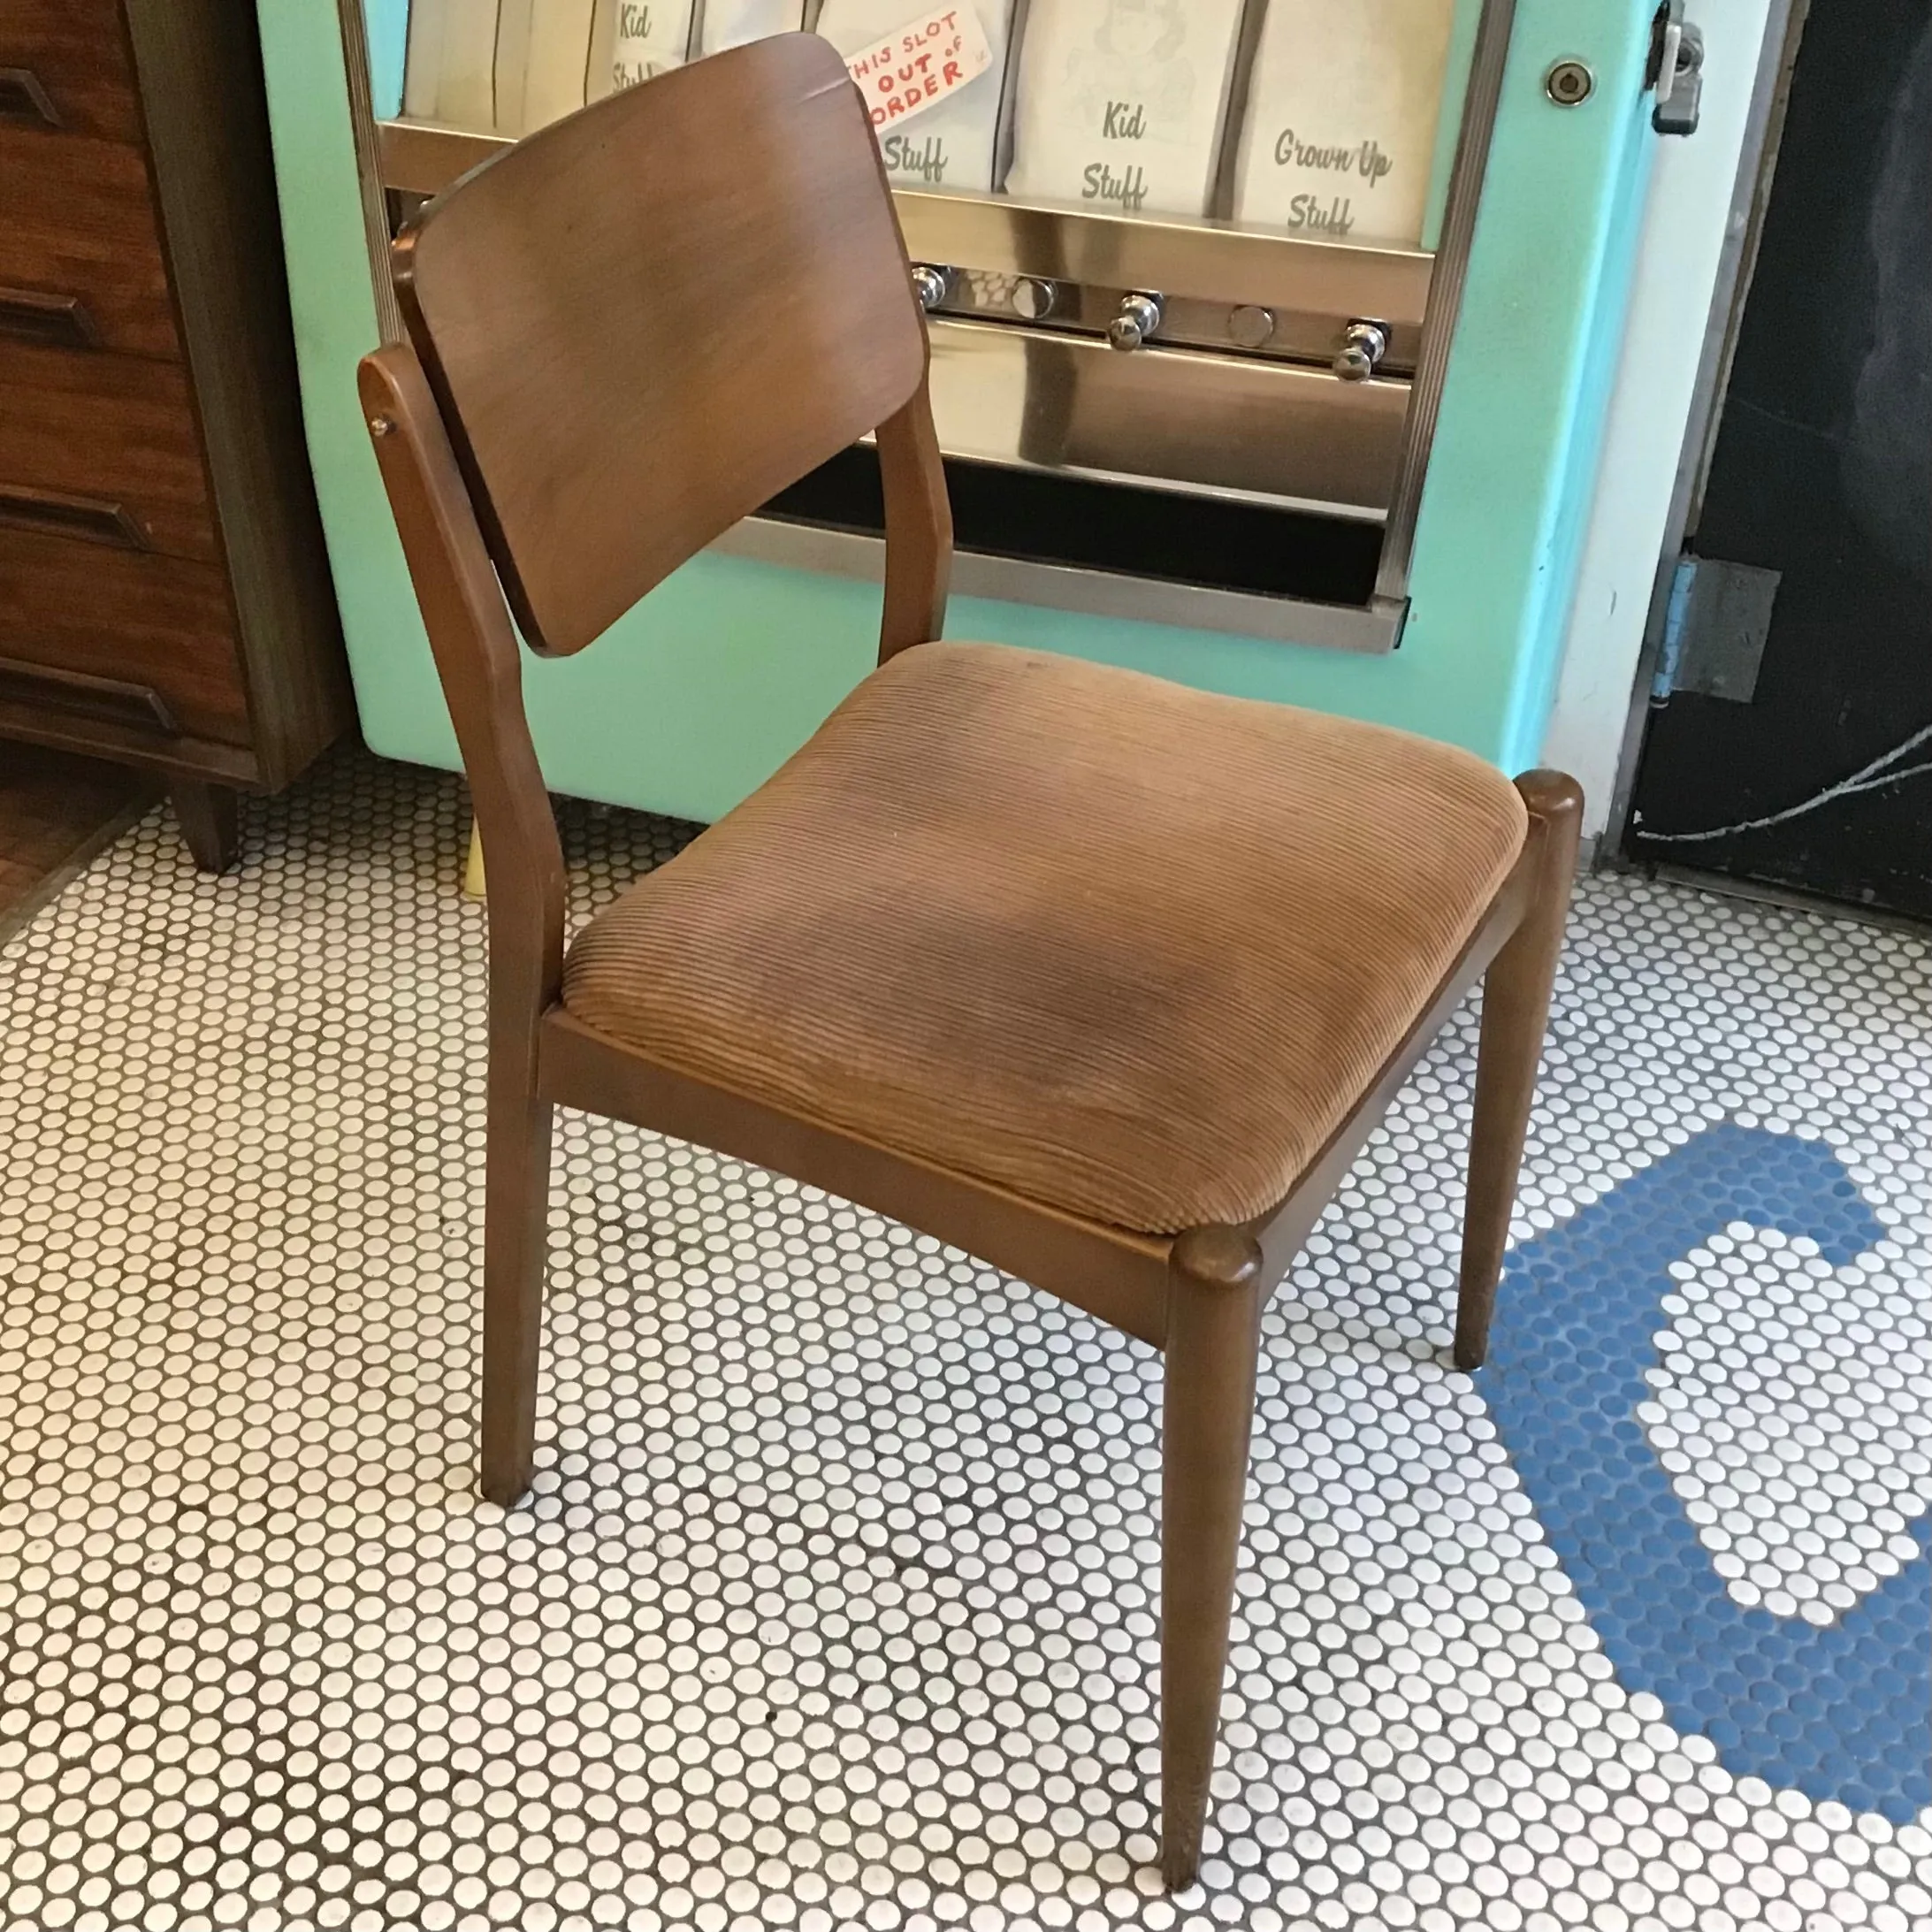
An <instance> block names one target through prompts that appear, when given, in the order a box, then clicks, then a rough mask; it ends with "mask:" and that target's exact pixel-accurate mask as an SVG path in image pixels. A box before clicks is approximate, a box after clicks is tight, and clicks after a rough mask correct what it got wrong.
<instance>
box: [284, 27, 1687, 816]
mask: <svg viewBox="0 0 1932 1932" xmlns="http://www.w3.org/2000/svg"><path fill="white" fill-rule="evenodd" d="M259 7H260V16H261V21H262V29H263V52H264V57H265V62H266V68H267V78H268V87H269V97H270V107H271V116H272V119H273V125H274V134H275V149H276V160H277V170H278V179H279V190H280V195H281V200H282V210H283V220H284V228H285V233H286V246H287V251H288V269H289V280H290V284H291V289H292V294H293V299H294V313H295V328H296V340H297V344H298V349H299V352H300V355H301V361H302V386H303V401H304V408H305V410H306V416H307V423H308V429H309V443H310V448H311V452H312V454H313V458H314V462H315V468H316V477H317V486H318V491H319V494H320V499H321V503H322V509H323V515H324V520H325V525H326V528H327V531H328V538H329V544H330V550H331V555H332V561H333V565H334V570H335V577H336V583H337V587H338V591H339V594H340V601H341V607H342V616H343V622H344V628H345V630H346V633H347V638H348V645H349V654H350V661H351V665H352V668H353V671H354V675H355V688H356V694H357V700H358V704H359V707H360V711H361V715H362V722H363V731H364V734H365V736H366V737H367V739H368V741H369V743H370V745H371V746H372V747H373V748H374V749H375V750H376V751H378V752H382V753H385V754H386V755H388V756H390V757H393V758H399V759H405V760H414V761H417V762H421V763H426V764H431V765H442V766H448V767H454V765H455V764H456V762H457V759H456V748H455V742H454V737H453V736H452V735H451V732H450V729H449V725H448V722H447V717H446V715H445V713H444V709H443V704H442V699H441V695H440V692H439V689H438V686H437V682H436V676H435V672H434V669H433V668H432V666H431V661H430V653H429V648H428V645H427V642H426V640H425V639H424V635H423V632H422V629H421V626H420V623H419V622H418V619H417V616H416V605H415V599H414V597H413V595H412V592H411V590H410V585H409V577H408V573H407V571H406V570H405V569H404V566H403V561H402V556H401V549H400V547H399V546H398V543H397V539H396V536H395V532H394V531H393V527H392V525H391V523H390V519H389V512H388V509H387V507H386V500H385V499H384V496H383V493H382V489H381V486H380V484H379V482H378V478H377V475H376V470H375V465H374V462H373V459H372V458H371V456H370V449H369V442H368V438H367V436H366V433H365V432H364V431H363V425H362V423H361V420H360V417H359V415H358V412H357V409H356V403H355V364H356V362H357V360H358V359H359V358H360V357H361V356H362V355H363V354H364V353H365V352H366V351H367V350H368V349H370V347H373V346H375V345H376V344H377V343H378V342H379V341H381V340H385V339H386V338H390V337H393V335H394V334H395V333H396V332H398V321H397V317H396V311H395V305H394V302H393V296H392V294H391V292H390V289H389V286H388V280H387V269H386V246H387V241H388V238H389V235H390V233H392V230H393V225H395V224H396V223H398V222H399V221H401V220H402V219H405V218H407V216H408V214H409V210H410V209H411V208H412V207H413V206H414V205H416V203H417V202H420V200H421V199H422V198H423V197H424V196H427V195H434V194H436V193H437V192H439V190H441V189H442V188H444V187H447V185H448V184H449V183H451V182H452V181H454V179H456V178H457V177H458V176H460V175H461V174H462V173H464V172H466V171H468V170H469V169H470V168H472V167H474V166H477V165H478V164H481V163H483V162H485V161H486V160H487V159H488V158H489V157H490V156H491V155H492V154H493V153H494V152H496V151H497V150H498V149H500V148H501V147H502V146H504V145H505V144H507V143H508V142H510V141H515V140H516V139H517V138H519V136H521V135H522V134H526V133H528V132H530V131H531V130H532V129H533V128H535V127H537V126H542V125H544V124H545V123H546V122H547V121H550V120H553V119H554V118H557V117H558V116H560V115H561V114H564V113H568V112H570V111H575V110H576V109H577V108H578V107H580V106H581V105H583V104H584V103H585V102H586V101H587V100H594V99H596V98H598V97H599V95H603V94H605V93H607V92H609V91H610V90H611V89H612V88H615V87H623V86H631V85H639V84H643V85H648V82H649V79H650V77H651V76H652V75H653V73H657V72H660V71H661V70H662V69H663V68H665V67H667V66H670V65H677V64H679V63H681V62H683V61H688V60H693V59H702V58H705V57H707V56H708V55H709V54H711V53H713V52H715V51H718V50H721V49H722V48H724V47H728V46H730V45H733V44H736V43H737V42H740V41H743V40H745V39H748V38H751V37H753V36H755V35H757V34H764V33H773V32H786V31H798V30H801V29H802V30H808V31H815V32H818V33H821V34H824V35H826V36H827V37H828V38H829V39H830V40H831V41H832V42H834V43H835V45H836V46H837V47H838V49H839V50H840V51H841V53H843V54H844V56H845V57H846V59H847V63H848V65H849V67H850V68H851V71H852V73H853V74H854V76H855V80H856V81H857V84H858V85H859V87H860V88H861V90H862V91H863V92H865V94H866V95H867V100H868V103H869V104H870V106H871V109H872V113H873V118H874V123H875V124H876V126H878V129H879V134H880V141H881V147H882V153H883V155H884V157H885V159H886V163H887V166H888V170H889V172H890V176H891V178H892V180H893V182H894V187H895V193H896V195H897V202H898V207H899V215H900V220H901V223H902V225H903V227H904V229H905V237H906V242H907V247H908V248H909V251H910V253H911V255H912V257H913V263H914V267H913V281H914V285H915V287H916V289H917V291H918V294H919V297H920V301H921V302H923V303H924V305H925V307H926V309H927V312H928V321H929V324H930V328H931V335H932V345H933V398H934V404H935V414H936V417H937V421H938V424H939V431H940V437H941V440H942V443H943V447H944V448H945V451H946V454H947V459H948V469H949V474H950V477H951V485H952V493H953V500H954V508H955V515H956V519H957V523H958V539H959V546H960V547H959V558H958V569H957V572H956V575H955V580H954V581H955V596H954V599H953V603H952V607H951V621H950V623H949V626H948V631H949V635H951V636H955V637H960V638H989V639H997V640H1003V641H1005V642H1010V643H1013V644H1019V645H1030V646H1034V647H1036V648H1042V649H1047V650H1054V651H1065V652H1071V653H1077V654H1080V655H1083V656H1088V657H1094V658H1100V659H1104V660H1106V661H1110V662H1114V663H1119V664H1127V665H1133V666H1136V667H1138V668H1142V669H1146V670H1150V671H1155V672H1158V673H1160V674H1162V675H1165V676H1169V677H1173V678H1178V679H1181V680H1183V681H1185V682H1187V683H1195V684H1200V685H1203V686H1208V687H1211V688H1213V689H1216V690H1219V691H1233V692H1239V693H1241V694H1245V695H1249V696H1253V697H1259V698H1268V699H1278V700H1280V701H1283V702H1288V703H1294V704H1301V705H1308V706H1316V707H1318V708H1321V709H1325V710H1332V711H1337V712H1343V713H1348V714H1352V715H1355V716H1358V717H1363V718H1369V719H1374V720H1378V721H1379V722H1385V723H1388V724H1393V725H1399V726H1403V727H1407V728H1408V729H1412V730H1416V731H1421V732H1425V733H1428V734H1430V735H1432V736H1434V737H1442V738H1447V739H1451V740H1454V741H1455V742H1457V743H1460V744H1462V745H1466V746H1468V747H1470V749H1471V750H1473V751H1476V752H1479V753H1481V754H1482V755H1483V756H1485V757H1486V758H1489V759H1491V760H1494V761H1495V762H1496V763H1498V764H1499V765H1501V766H1502V767H1505V768H1506V769H1510V770H1515V769H1518V768H1521V767H1525V766H1527V765H1529V764H1531V763H1533V762H1534V761H1535V759H1536V756H1537V752H1538V749H1539V744H1540V742H1541V737H1542V733H1543V728H1544V724H1545V721H1546V714H1547V711H1548V708H1549V705H1550V702H1551V698H1552V694H1553V691H1554V683H1555V676H1556V669H1557V657H1558V653H1559V651H1560V647H1561V642H1562V633H1563V626H1564V619H1565V615H1566V610H1567V605H1568V599H1569V590H1570V584H1571V581H1572V577H1573V575H1574V568H1575V561H1576V557H1577V550H1578V547H1579V537H1580V531H1581V528H1582V525H1583V523H1584V521H1585V515H1586V514H1587V511H1588V508H1589V501H1590V496H1591V492H1592V484H1593V480H1594V473H1595V463H1596V454H1597V448H1598V444H1599V440H1600V431H1601V426H1602V419H1603V415H1604V409H1605V401H1606V395H1607V390H1608V387H1609V382H1610V378H1611V374H1612V371H1613V369H1614V365H1615V353H1616V348H1617V344H1618V338H1619V334H1620V331H1621V326H1622V320H1623V308H1624V297H1625V294H1626V291H1627V284H1628V280H1629V277H1630V267H1631V260H1632V256H1633V252H1634V244H1635V239H1636V229H1637V225H1638V215H1639V212H1640V210H1641V206H1642V199H1643V190H1644V187H1645V183H1646V171H1647V168H1648V165H1649V161H1650V157H1651V154H1652V151H1653V147H1654V144H1655V141H1656V140H1657V138H1658V136H1657V129H1658V127H1660V126H1661V127H1667V128H1670V129H1673V130H1676V131H1682V130H1684V129H1686V128H1687V127H1688V126H1689V125H1691V121H1692V120H1693V119H1694V114H1687V113H1686V111H1685V109H1686V102H1687V100H1689V101H1690V102H1691V103H1694V95H1695V73H1694V68H1693V65H1692V64H1693V62H1694V51H1691V52H1687V51H1685V50H1686V48H1687V47H1691V48H1693V49H1694V42H1687V41H1686V40H1685V38H1684V36H1683V35H1682V34H1680V31H1679V22H1678V18H1677V16H1678V12H1679V10H1680V7H1681V0H1669V4H1666V5H1664V6H1662V7H1659V6H1658V5H1657V4H1655V0H1643V4H1639V0H1351V4H1348V5H1346V6H1339V5H1336V4H1333V0H963V4H962V6H961V7H959V8H956V9H950V10H948V11H946V12H945V14H944V18H943V21H942V20H941V19H939V18H938V17H937V16H935V18H934V19H932V20H930V21H928V20H920V21H914V22H912V23H911V24H910V26H908V23H907V22H906V20H905V12H906V9H905V4H904V0H682V4H672V5H664V4H660V0H652V4H649V5H644V4H635V0H413V4H409V0H340V4H339V7H338V9H336V10H331V9H330V8H328V7H325V6H322V5H317V4H302V0H259ZM942 26H943V27H944V28H945V34H946V37H945V39H944V42H943V44H941V43H940V42H938V41H936V40H928V39H927V38H925V36H926V35H927V34H928V29H931V30H932V32H933V33H935V34H936V33H937V32H938V31H939V29H940V27H942ZM935 55H936V56H937V58H936V59H935ZM728 138H729V131H727V130H721V133H720V139H721V140H722V139H728ZM692 319H693V322H694V323H695V324H696V325H700V326H701V325H702V322H703V318H702V317H693V318H692ZM745 403H746V407H747V408H755V407H756V398H755V397H752V396H749V395H748V396H747V397H746V399H745ZM880 527H881V524H880V513H879V500H878V480H877V474H876V466H875V463H874V460H873V457H872V454H871V452H870V451H869V449H867V448H866V447H857V448H854V449H852V450H851V451H848V452H846V453H845V454H843V455H842V456H840V457H839V458H837V459H836V461H834V462H831V463H829V464H828V465H827V466H826V467H825V468H824V469H823V470H820V471H818V472H816V473H814V474H813V476H812V477H808V478H807V479H806V481H805V482H804V483H802V484H801V485H799V486H798V487H797V488H796V489H794V490H792V491H790V492H788V493H786V494H785V495H784V496H783V497H782V498H780V499H779V500H775V502H773V503H771V504H769V505H767V507H766V508H765V509H764V510H763V511H762V512H761V513H760V514H759V515H756V516H753V517H752V518H750V519H748V520H747V521H746V522H745V523H743V524H741V525H739V526H738V527H737V529H735V530H733V531H729V532H728V533H726V534H725V535H724V536H723V537H722V538H721V539H720V540H719V541H718V542H717V543H716V544H715V545H714V546H713V548H712V549H711V550H710V551H709V552H707V553H706V554H704V555H703V556H701V557H699V558H698V559H697V560H696V561H693V562H691V564H690V565H688V566H687V567H686V568H685V569H683V570H682V571H680V572H679V573H678V574H677V575H676V577H673V578H672V579H671V580H670V581H669V582H668V583H667V584H665V585H663V586H662V587H661V589H660V590H658V591H657V592H654V593H653V595H652V596H651V597H649V598H648V599H645V602H644V603H643V604H642V605H640V606H638V607H637V608H636V609H634V610H633V611H631V612H630V614H629V615H628V616H626V617H625V618H624V619H623V620H622V622H621V623H620V624H619V625H618V627H617V630H616V632H615V634H614V637H613V638H612V639H611V641H610V643H609V644H608V645H607V646H606V647H605V648H603V649H600V650H598V651H595V652H591V653H584V654H583V655H581V656H578V657H575V658H572V659H569V660H566V661H558V662H538V661H535V660H532V661H530V663H529V666H528V671H527V686H528V692H529V702H530V709H531V717H532V721H533V722H534V724H535V726H536V729H537V732H538V748H539V751H540V752H541V754H542V757H543V760H544V765H545V769H546V775H547V777H548V780H549V783H550V784H551V786H552V789H553V790H556V791H559V792H566V793H571V794H575V795H577V796H581V797H586V798H596V799H601V800H605V801H607V802H609V803H612V804H618V805H626V806H637V807H640V808H644V809H647V810H650V811H653V812H661V813H670V814H674V815H676V816H679V817H684V818H692V819H711V818H714V817H716V816H717V815H718V814H720V813H722V812H723V811H725V810H726V809H727V808H729V806H731V805H732V804H733V803H734V802H735V801H736V800H737V799H738V798H742V797H743V796H744V795H745V792H747V791H748V790H751V789H752V787H753V786H755V785H756V784H758V783H760V781H761V780H762V779H763V778H764V777H765V776H766V775H767V774H768V773H769V772H771V771H772V770H773V769H774V768H775V767H776V766H777V765H778V764H779V763H780V761H781V760H783V759H784V758H785V757H786V756H787V755H788V754H789V753H790V752H791V751H792V750H793V749H794V748H795V747H796V746H797V745H798V744H799V743H800V742H801V741H802V740H803V739H804V738H805V737H806V736H807V735H808V734H809V733H810V732H811V730H812V729H813V728H814V726H815V725H816V724H817V722H819V721H820V719H821V718H822V717H823V716H824V715H825V714H826V713H827V712H828V711H829V709H830V708H831V707H832V706H833V705H835V704H836V702H837V700H838V699H839V698H840V697H841V696H842V695H843V694H844V691H847V690H848V689H849V688H850V687H851V685H852V684H853V683H855V682H856V681H857V680H858V679H859V677H860V676H863V675H864V673H865V672H866V671H867V668H869V666H870V664H871V662H872V660H873V654H874V648H875V639H876V630H877V607H878V599H879V573H880V565H881V558H882V542H881V538H880V535H879V531H880Z"/></svg>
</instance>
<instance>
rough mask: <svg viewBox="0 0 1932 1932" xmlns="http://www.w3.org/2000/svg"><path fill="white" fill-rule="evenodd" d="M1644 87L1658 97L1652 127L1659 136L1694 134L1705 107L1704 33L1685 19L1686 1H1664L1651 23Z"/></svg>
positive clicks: (1653, 110)
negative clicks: (1648, 61)
mask: <svg viewBox="0 0 1932 1932" xmlns="http://www.w3.org/2000/svg"><path fill="white" fill-rule="evenodd" d="M1644 85H1645V86H1646V87H1647V88H1650V89H1651V90H1652V91H1653V93H1654V94H1655V95H1656V96H1657V103H1656V105H1655V106H1654V107H1653V108H1652V109H1651V111H1650V125H1651V126H1652V127H1653V128H1654V129H1655V130H1656V131H1657V133H1659V134H1696V132H1697V130H1698V123H1699V120H1700V119H1701V118H1702V115H1703V108H1704V30H1703V28H1702V27H1699V26H1697V25H1696V23H1695V22H1694V21H1691V20H1687V19H1684V0H1664V4H1663V5H1662V6H1661V7H1659V8H1658V9H1657V17H1656V19H1653V21H1652V22H1651V24H1650V65H1649V68H1648V69H1647V71H1646V74H1645V77H1644Z"/></svg>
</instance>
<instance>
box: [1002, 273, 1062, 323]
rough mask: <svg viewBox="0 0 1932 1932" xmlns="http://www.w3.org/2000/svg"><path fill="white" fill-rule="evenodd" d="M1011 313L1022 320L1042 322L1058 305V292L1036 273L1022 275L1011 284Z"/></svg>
mask: <svg viewBox="0 0 1932 1932" xmlns="http://www.w3.org/2000/svg"><path fill="white" fill-rule="evenodd" d="M1011 299H1012V309H1013V313H1014V314H1015V315H1016V316H1018V317H1019V319H1020V320H1021V321H1022V322H1044V321H1045V320H1046V318H1047V317H1049V316H1050V315H1051V314H1052V313H1053V311H1054V309H1056V308H1057V307H1058V305H1059V300H1060V292H1059V290H1058V289H1057V288H1056V287H1055V286H1053V284H1052V283H1051V282H1043V281H1042V280H1041V279H1040V278H1039V277H1038V276H1037V275H1022V276H1021V277H1020V278H1019V280H1018V281H1017V282H1015V283H1014V284H1013V293H1012V298H1011Z"/></svg>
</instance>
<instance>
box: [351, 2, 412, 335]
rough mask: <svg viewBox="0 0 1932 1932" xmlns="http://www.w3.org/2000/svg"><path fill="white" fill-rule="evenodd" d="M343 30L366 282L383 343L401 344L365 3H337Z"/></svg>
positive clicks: (384, 154) (383, 153) (384, 159)
mask: <svg viewBox="0 0 1932 1932" xmlns="http://www.w3.org/2000/svg"><path fill="white" fill-rule="evenodd" d="M335 11H336V18H337V19H338V20H339V21H340V23H341V29H342V67H343V72H344V73H345V74H346V76H347V80H348V95H349V131H350V133H351V134H353V135H354V136H355V175H356V179H357V182H358V183H359V185H360V186H361V188H362V191H363V235H364V238H365V240H366V241H367V245H368V248H369V279H370V286H371V287H372V289H373V291H374V294H375V297H376V325H377V327H378V329H379V330H380V331H381V332H382V340H383V341H384V342H385V343H390V342H400V341H401V340H402V310H401V309H400V308H399V307H398V306H397V304H396V287H395V283H394V281H393V279H391V277H390V273H389V202H388V195H387V189H388V187H389V185H390V184H389V183H388V182H386V179H385V178H384V177H385V174H386V169H387V165H388V155H387V149H386V147H385V146H384V143H383V140H382V136H381V134H380V133H379V132H378V127H377V123H376V103H375V98H374V95H373V94H372V93H371V91H370V79H369V23H368V21H367V20H366V19H364V17H363V0H336V4H335Z"/></svg>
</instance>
